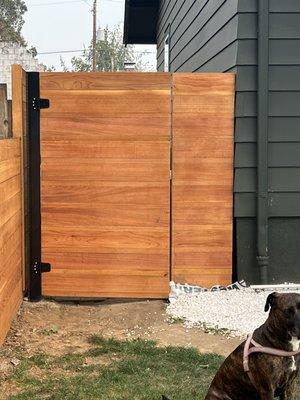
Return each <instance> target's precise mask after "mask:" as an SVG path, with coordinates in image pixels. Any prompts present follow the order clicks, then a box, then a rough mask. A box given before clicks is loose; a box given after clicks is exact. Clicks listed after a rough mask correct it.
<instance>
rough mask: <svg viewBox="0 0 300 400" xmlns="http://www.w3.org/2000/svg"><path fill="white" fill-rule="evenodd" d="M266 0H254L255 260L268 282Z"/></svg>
mask: <svg viewBox="0 0 300 400" xmlns="http://www.w3.org/2000/svg"><path fill="white" fill-rule="evenodd" d="M268 126H269V0H258V88H257V262H258V266H259V268H260V280H261V283H262V284H266V283H268V266H269V249H268V217H269V215H268V214H269V212H268V207H269V205H268V202H269V199H268Z"/></svg>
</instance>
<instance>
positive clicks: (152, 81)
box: [40, 72, 171, 91]
mask: <svg viewBox="0 0 300 400" xmlns="http://www.w3.org/2000/svg"><path fill="white" fill-rule="evenodd" d="M40 81H41V87H42V90H43V91H44V90H46V91H48V90H68V91H69V90H130V91H136V90H153V89H156V90H169V88H170V82H171V74H166V73H159V72H155V73H151V72H148V73H130V74H128V73H127V72H108V73H105V72H101V73H99V72H95V73H91V72H87V73H83V72H80V73H76V72H69V73H65V72H42V73H41V74H40Z"/></svg>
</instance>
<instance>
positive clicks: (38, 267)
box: [33, 262, 51, 275]
mask: <svg viewBox="0 0 300 400" xmlns="http://www.w3.org/2000/svg"><path fill="white" fill-rule="evenodd" d="M50 271H51V264H49V263H43V262H35V263H34V264H33V273H34V274H36V275H38V274H42V273H44V272H50Z"/></svg>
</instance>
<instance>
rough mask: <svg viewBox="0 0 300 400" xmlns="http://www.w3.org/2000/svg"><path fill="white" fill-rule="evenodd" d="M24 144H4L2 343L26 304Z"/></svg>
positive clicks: (0, 150) (0, 188)
mask: <svg viewBox="0 0 300 400" xmlns="http://www.w3.org/2000/svg"><path fill="white" fill-rule="evenodd" d="M20 173H21V141H20V139H5V140H0V343H2V342H3V340H4V338H5V336H6V334H7V332H8V330H9V328H10V324H11V321H12V319H13V318H14V317H15V315H16V313H17V311H18V309H19V306H20V304H21V301H22V195H21V175H20Z"/></svg>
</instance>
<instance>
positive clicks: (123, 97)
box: [43, 90, 171, 119]
mask: <svg viewBox="0 0 300 400" xmlns="http://www.w3.org/2000/svg"><path fill="white" fill-rule="evenodd" d="M43 96H44V97H45V98H47V99H49V100H50V102H51V108H48V109H45V110H44V111H43V113H44V115H45V116H46V117H48V118H49V117H51V115H53V116H58V115H68V116H71V114H73V115H74V109H76V117H77V118H83V119H84V118H85V117H86V116H97V115H99V114H100V115H112V116H114V115H115V114H120V115H122V114H127V115H130V114H132V113H133V112H134V114H156V113H160V114H166V116H168V115H169V113H170V105H171V103H170V100H169V97H170V91H169V90H139V91H131V90H118V91H109V90H107V91H105V90H72V91H68V90H59V91H56V90H51V91H46V90H43Z"/></svg>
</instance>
